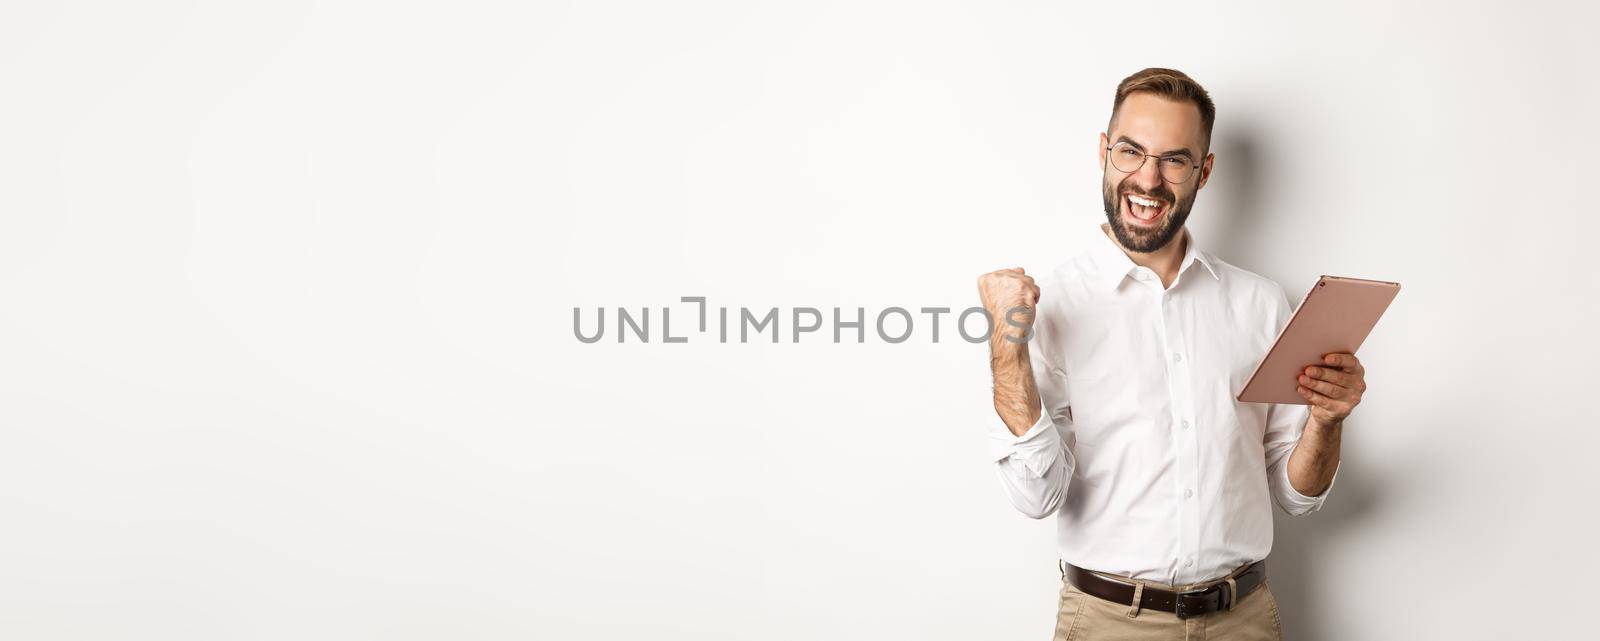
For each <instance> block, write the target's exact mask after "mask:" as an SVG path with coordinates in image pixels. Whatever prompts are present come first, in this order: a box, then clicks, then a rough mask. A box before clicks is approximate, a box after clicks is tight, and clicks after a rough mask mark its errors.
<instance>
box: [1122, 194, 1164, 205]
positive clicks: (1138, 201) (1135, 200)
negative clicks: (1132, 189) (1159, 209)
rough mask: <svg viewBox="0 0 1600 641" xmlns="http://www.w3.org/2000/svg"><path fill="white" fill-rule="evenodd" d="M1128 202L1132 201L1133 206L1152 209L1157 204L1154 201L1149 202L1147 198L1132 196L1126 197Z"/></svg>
mask: <svg viewBox="0 0 1600 641" xmlns="http://www.w3.org/2000/svg"><path fill="white" fill-rule="evenodd" d="M1128 200H1131V201H1133V204H1135V205H1142V206H1145V207H1154V206H1156V204H1157V203H1156V201H1154V200H1150V199H1149V198H1140V197H1138V196H1134V195H1132V194H1129V195H1128Z"/></svg>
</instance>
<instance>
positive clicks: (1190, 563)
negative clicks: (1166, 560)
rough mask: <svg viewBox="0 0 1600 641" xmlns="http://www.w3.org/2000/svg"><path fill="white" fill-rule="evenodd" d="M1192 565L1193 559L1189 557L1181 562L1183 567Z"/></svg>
mask: <svg viewBox="0 0 1600 641" xmlns="http://www.w3.org/2000/svg"><path fill="white" fill-rule="evenodd" d="M1192 565H1194V557H1192V556H1191V557H1189V558H1187V559H1184V560H1183V567H1189V566H1192Z"/></svg>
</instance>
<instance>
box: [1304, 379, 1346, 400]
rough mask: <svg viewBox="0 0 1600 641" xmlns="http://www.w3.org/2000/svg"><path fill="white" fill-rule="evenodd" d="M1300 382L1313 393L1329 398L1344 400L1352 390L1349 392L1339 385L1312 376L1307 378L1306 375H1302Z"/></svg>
mask: <svg viewBox="0 0 1600 641" xmlns="http://www.w3.org/2000/svg"><path fill="white" fill-rule="evenodd" d="M1299 381H1300V386H1301V387H1305V388H1309V389H1311V390H1312V391H1314V392H1316V393H1318V394H1321V395H1323V396H1326V397H1328V398H1336V399H1337V398H1344V397H1345V396H1346V395H1348V394H1349V393H1350V390H1347V389H1345V388H1343V387H1339V386H1338V385H1334V384H1333V383H1329V382H1327V381H1319V380H1316V379H1314V378H1311V377H1310V376H1306V375H1305V374H1301V375H1300V377H1299Z"/></svg>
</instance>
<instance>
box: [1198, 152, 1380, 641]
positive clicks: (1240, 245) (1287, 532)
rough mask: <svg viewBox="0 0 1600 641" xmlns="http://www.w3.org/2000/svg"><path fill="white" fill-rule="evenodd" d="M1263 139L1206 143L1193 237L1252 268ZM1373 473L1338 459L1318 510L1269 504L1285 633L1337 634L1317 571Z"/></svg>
mask: <svg viewBox="0 0 1600 641" xmlns="http://www.w3.org/2000/svg"><path fill="white" fill-rule="evenodd" d="M1264 145H1265V141H1264V140H1263V139H1262V137H1261V136H1260V135H1259V134H1257V133H1256V132H1253V131H1251V130H1249V129H1236V130H1234V131H1232V132H1230V133H1229V134H1228V135H1227V137H1225V138H1224V137H1219V138H1218V139H1217V140H1216V141H1215V142H1214V143H1213V145H1212V148H1213V149H1214V150H1215V151H1216V154H1217V163H1218V169H1217V170H1216V171H1215V172H1214V173H1213V174H1212V179H1211V183H1209V184H1208V185H1207V189H1215V191H1216V192H1220V193H1215V194H1213V197H1214V198H1215V200H1214V201H1213V202H1214V203H1215V206H1214V207H1213V208H1212V209H1211V211H1212V216H1215V219H1214V220H1212V221H1211V223H1212V225H1213V229H1212V231H1211V232H1210V234H1208V235H1207V236H1206V237H1205V238H1203V239H1202V241H1201V242H1202V243H1204V245H1205V246H1206V247H1208V248H1210V249H1209V251H1212V252H1213V253H1215V254H1216V255H1218V256H1220V257H1221V258H1222V259H1223V260H1226V261H1229V262H1233V263H1234V264H1236V265H1240V266H1242V267H1244V268H1245V269H1250V270H1252V271H1256V270H1257V269H1259V267H1256V266H1259V265H1262V264H1263V263H1264V262H1265V261H1264V260H1263V259H1262V256H1261V251H1260V248H1261V247H1262V245H1261V243H1263V242H1266V240H1267V239H1265V238H1262V237H1261V235H1260V234H1259V233H1258V231H1259V230H1260V229H1261V228H1262V222H1263V220H1264V216H1265V214H1266V212H1263V211H1262V203H1261V197H1260V186H1261V185H1264V184H1268V183H1267V181H1269V180H1270V179H1271V177H1270V176H1268V175H1266V164H1265V163H1264V160H1263V157H1264V154H1265V146H1264ZM1223 163H1226V164H1223ZM1259 273H1262V274H1263V275H1265V276H1268V277H1269V278H1270V277H1272V275H1271V274H1268V273H1265V272H1259ZM1279 282H1280V284H1282V281H1279ZM1291 302H1292V301H1291ZM1349 429H1352V430H1359V429H1360V417H1359V415H1358V416H1356V417H1353V418H1352V419H1351V421H1350V423H1349ZM1377 472H1378V470H1377V468H1376V467H1375V466H1370V465H1368V464H1364V463H1363V462H1362V461H1360V460H1342V461H1341V464H1340V468H1339V476H1338V478H1337V480H1336V481H1335V483H1334V487H1333V490H1332V492H1333V493H1332V494H1330V495H1329V497H1328V501H1327V503H1325V504H1324V505H1323V507H1322V509H1321V510H1319V511H1317V512H1315V513H1313V514H1310V515H1307V516H1302V517H1291V516H1288V515H1286V514H1284V513H1283V512H1282V511H1280V510H1278V508H1277V507H1276V506H1274V507H1273V513H1274V520H1275V523H1274V527H1275V533H1274V536H1273V545H1272V555H1271V557H1270V559H1271V560H1270V561H1269V562H1268V566H1269V567H1268V571H1267V575H1268V577H1269V579H1268V581H1269V583H1270V584H1271V586H1272V593H1273V596H1275V597H1276V598H1277V600H1278V607H1279V611H1280V614H1281V616H1282V617H1283V627H1284V637H1285V638H1289V639H1297V640H1301V641H1331V640H1333V639H1342V638H1345V636H1346V635H1344V634H1342V633H1341V632H1342V631H1343V630H1342V626H1341V625H1340V620H1341V619H1342V618H1343V617H1344V616H1346V615H1347V614H1348V613H1341V612H1335V611H1330V610H1328V609H1327V608H1326V607H1324V606H1323V605H1322V604H1326V603H1329V602H1330V600H1331V599H1330V592H1331V591H1333V590H1335V589H1337V587H1338V586H1334V585H1329V584H1328V583H1327V582H1326V580H1325V579H1324V578H1322V577H1327V576H1330V573H1329V572H1327V571H1324V570H1325V564H1326V562H1327V559H1330V558H1335V557H1336V556H1338V555H1336V554H1332V553H1330V550H1333V549H1335V548H1338V547H1340V546H1341V545H1344V544H1343V543H1341V541H1342V540H1344V538H1345V537H1344V533H1346V532H1350V531H1352V530H1355V529H1358V528H1362V527H1367V525H1368V523H1369V522H1370V521H1371V520H1372V515H1373V514H1374V513H1375V511H1376V506H1377V503H1378V502H1379V501H1380V500H1381V498H1380V497H1381V496H1382V495H1381V494H1380V493H1379V491H1378V489H1379V488H1380V487H1381V486H1382V482H1381V479H1380V478H1379V477H1378V476H1376V475H1375V473H1377Z"/></svg>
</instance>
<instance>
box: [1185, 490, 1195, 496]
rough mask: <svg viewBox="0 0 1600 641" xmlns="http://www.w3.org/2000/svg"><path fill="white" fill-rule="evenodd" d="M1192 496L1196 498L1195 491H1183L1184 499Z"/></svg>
mask: <svg viewBox="0 0 1600 641" xmlns="http://www.w3.org/2000/svg"><path fill="white" fill-rule="evenodd" d="M1191 496H1194V490H1184V491H1183V498H1189V497H1191Z"/></svg>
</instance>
